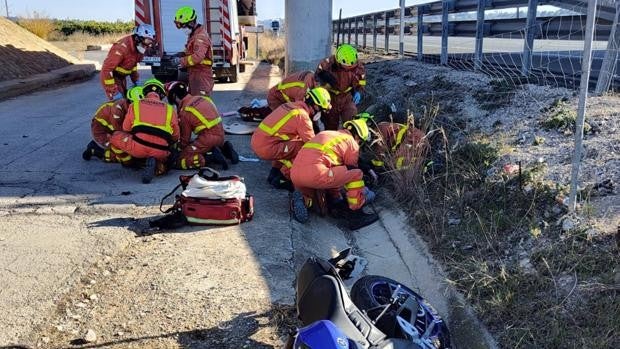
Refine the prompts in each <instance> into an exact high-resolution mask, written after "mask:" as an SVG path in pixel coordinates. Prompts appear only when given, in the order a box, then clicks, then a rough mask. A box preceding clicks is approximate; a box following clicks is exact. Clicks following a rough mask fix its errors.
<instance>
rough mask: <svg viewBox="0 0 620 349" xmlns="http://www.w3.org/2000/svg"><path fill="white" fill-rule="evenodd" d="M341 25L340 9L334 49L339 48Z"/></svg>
mask: <svg viewBox="0 0 620 349" xmlns="http://www.w3.org/2000/svg"><path fill="white" fill-rule="evenodd" d="M341 23H342V9H340V14H339V15H338V34H336V47H338V46H340V24H341Z"/></svg>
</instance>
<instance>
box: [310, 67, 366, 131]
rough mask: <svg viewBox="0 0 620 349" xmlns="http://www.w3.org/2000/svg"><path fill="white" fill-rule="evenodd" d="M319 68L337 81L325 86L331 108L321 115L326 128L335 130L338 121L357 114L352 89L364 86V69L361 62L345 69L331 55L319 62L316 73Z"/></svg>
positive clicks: (361, 88) (359, 89)
mask: <svg viewBox="0 0 620 349" xmlns="http://www.w3.org/2000/svg"><path fill="white" fill-rule="evenodd" d="M321 70H325V71H328V72H330V73H331V74H332V75H333V76H334V78H335V79H336V82H337V83H336V86H327V90H328V91H329V94H330V96H331V99H332V101H331V103H332V109H331V110H330V111H328V112H325V113H324V114H323V117H322V121H323V124H325V129H326V130H337V129H338V125H339V123H340V121H342V122H345V121H349V120H351V119H352V118H353V116H354V115H356V114H357V107H356V106H355V103H353V98H352V91H353V90H357V91H360V92H361V91H362V90H363V89H364V86H366V69H364V66H363V65H362V63H361V62H357V63H356V64H355V65H353V66H352V67H350V68H346V69H345V68H344V67H342V66H341V65H340V64H338V63H337V62H336V58H335V57H334V56H333V55H332V56H331V57H328V58H325V59H324V60H323V61H321V63H319V66H318V68H317V73H318V72H319V71H321Z"/></svg>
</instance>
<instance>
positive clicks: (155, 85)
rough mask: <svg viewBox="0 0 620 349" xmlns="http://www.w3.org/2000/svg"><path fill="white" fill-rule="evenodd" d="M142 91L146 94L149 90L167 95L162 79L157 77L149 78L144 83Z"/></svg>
mask: <svg viewBox="0 0 620 349" xmlns="http://www.w3.org/2000/svg"><path fill="white" fill-rule="evenodd" d="M142 91H143V93H144V94H148V93H149V92H157V93H158V94H159V95H160V96H162V97H163V96H165V95H166V88H165V87H164V84H162V83H161V81H159V80H157V79H148V80H146V81H145V82H144V85H142Z"/></svg>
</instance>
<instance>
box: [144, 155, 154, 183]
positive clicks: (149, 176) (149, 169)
mask: <svg viewBox="0 0 620 349" xmlns="http://www.w3.org/2000/svg"><path fill="white" fill-rule="evenodd" d="M156 168H157V160H155V158H148V159H146V164H145V165H144V168H143V169H142V183H144V184H149V183H151V181H152V180H153V177H155V169H156Z"/></svg>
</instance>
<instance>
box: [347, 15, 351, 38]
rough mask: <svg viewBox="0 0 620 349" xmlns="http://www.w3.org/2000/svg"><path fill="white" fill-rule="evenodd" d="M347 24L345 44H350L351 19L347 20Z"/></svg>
mask: <svg viewBox="0 0 620 349" xmlns="http://www.w3.org/2000/svg"><path fill="white" fill-rule="evenodd" d="M347 23H349V30H348V31H347V39H348V40H347V44H350V43H351V18H349V19H347Z"/></svg>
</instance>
